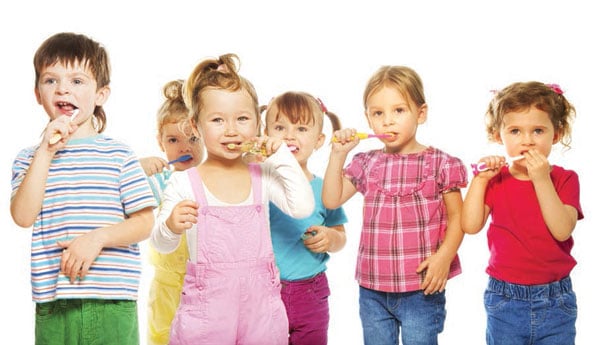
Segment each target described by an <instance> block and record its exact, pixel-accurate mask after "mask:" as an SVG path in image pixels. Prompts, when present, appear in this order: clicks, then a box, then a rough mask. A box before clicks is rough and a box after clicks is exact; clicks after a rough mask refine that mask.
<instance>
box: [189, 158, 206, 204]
mask: <svg viewBox="0 0 600 345" xmlns="http://www.w3.org/2000/svg"><path fill="white" fill-rule="evenodd" d="M186 171H187V173H188V177H189V179H190V183H191V184H192V190H193V191H194V196H195V197H196V202H197V203H198V204H200V205H208V203H207V202H206V195H205V194H204V186H203V185H202V180H201V179H200V174H199V173H198V169H196V167H192V168H189V169H187V170H186Z"/></svg>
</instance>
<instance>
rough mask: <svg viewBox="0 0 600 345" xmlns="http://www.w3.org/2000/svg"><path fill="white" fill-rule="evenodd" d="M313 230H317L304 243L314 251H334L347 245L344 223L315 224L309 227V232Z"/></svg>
mask: <svg viewBox="0 0 600 345" xmlns="http://www.w3.org/2000/svg"><path fill="white" fill-rule="evenodd" d="M312 231H316V233H315V235H314V236H310V237H309V238H307V239H306V240H304V245H305V246H306V248H308V250H310V251H311V252H313V253H327V252H329V253H334V252H337V251H340V250H341V249H342V248H344V246H345V245H346V230H345V229H344V225H334V226H331V227H328V226H323V225H313V226H311V227H310V228H308V229H307V232H309V233H310V232H312Z"/></svg>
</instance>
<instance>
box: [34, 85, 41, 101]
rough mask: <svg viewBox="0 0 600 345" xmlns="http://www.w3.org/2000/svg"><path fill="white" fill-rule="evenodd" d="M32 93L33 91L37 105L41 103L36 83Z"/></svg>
mask: <svg viewBox="0 0 600 345" xmlns="http://www.w3.org/2000/svg"><path fill="white" fill-rule="evenodd" d="M33 93H35V99H36V101H37V102H38V104H39V105H42V98H41V96H40V90H38V88H37V85H36V87H34V88H33Z"/></svg>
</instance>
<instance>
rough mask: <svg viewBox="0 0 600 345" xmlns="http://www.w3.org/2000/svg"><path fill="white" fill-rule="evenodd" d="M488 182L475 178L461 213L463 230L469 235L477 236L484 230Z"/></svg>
mask: <svg viewBox="0 0 600 345" xmlns="http://www.w3.org/2000/svg"><path fill="white" fill-rule="evenodd" d="M487 182H488V181H487V180H483V179H480V178H477V177H475V178H474V179H473V180H472V181H471V185H470V186H469V189H468V191H467V194H466V196H465V200H464V202H463V206H462V211H461V217H460V222H461V228H462V230H463V231H464V232H465V233H467V234H476V233H478V232H479V231H481V229H482V228H483V225H484V224H485V220H486V214H485V202H484V199H485V189H486V187H487Z"/></svg>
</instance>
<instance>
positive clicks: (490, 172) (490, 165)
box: [476, 156, 506, 180]
mask: <svg viewBox="0 0 600 345" xmlns="http://www.w3.org/2000/svg"><path fill="white" fill-rule="evenodd" d="M477 163H478V164H480V163H484V164H485V167H486V169H487V170H484V171H480V172H478V173H477V175H476V177H480V178H484V179H487V180H489V179H491V178H492V177H494V176H496V175H497V174H498V173H499V172H500V168H502V167H503V166H505V165H506V159H505V158H504V157H503V156H486V157H483V158H481V159H480V160H479V162H477Z"/></svg>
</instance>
